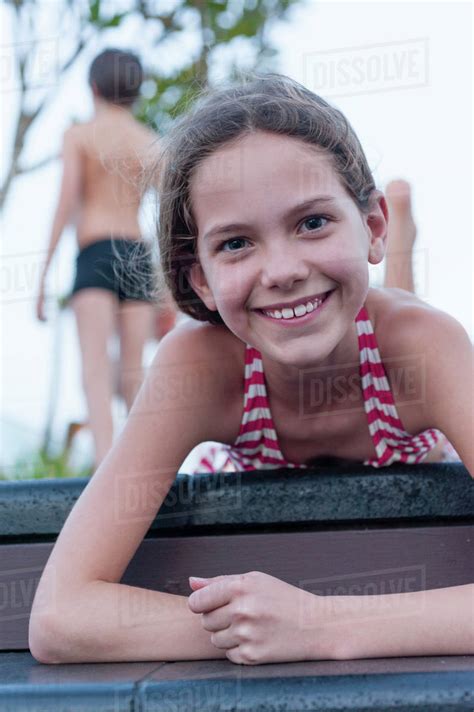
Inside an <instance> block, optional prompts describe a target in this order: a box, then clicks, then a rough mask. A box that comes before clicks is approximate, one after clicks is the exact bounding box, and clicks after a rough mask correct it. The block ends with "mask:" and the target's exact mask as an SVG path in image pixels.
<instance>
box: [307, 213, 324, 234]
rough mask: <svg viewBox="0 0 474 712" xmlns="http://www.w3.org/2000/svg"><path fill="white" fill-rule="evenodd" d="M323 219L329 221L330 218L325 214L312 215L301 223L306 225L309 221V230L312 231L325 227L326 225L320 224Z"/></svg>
mask: <svg viewBox="0 0 474 712" xmlns="http://www.w3.org/2000/svg"><path fill="white" fill-rule="evenodd" d="M321 220H324V221H325V223H328V222H329V219H328V218H325V217H324V216H323V215H311V216H310V217H309V218H305V220H303V222H302V223H301V224H302V225H306V224H308V223H309V224H310V227H309V232H312V231H314V230H321V228H323V227H325V225H321V224H320V223H321Z"/></svg>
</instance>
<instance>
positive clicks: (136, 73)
mask: <svg viewBox="0 0 474 712" xmlns="http://www.w3.org/2000/svg"><path fill="white" fill-rule="evenodd" d="M142 81H143V69H142V65H141V63H140V60H139V59H138V57H137V55H136V54H133V53H132V52H124V51H123V50H121V49H115V48H113V47H110V48H108V49H105V50H104V51H103V52H101V53H100V54H99V55H97V57H96V58H95V59H94V61H93V62H92V64H91V66H90V69H89V84H90V85H91V86H92V85H93V84H95V86H96V88H97V92H98V93H99V96H101V97H102V99H105V100H106V101H109V102H111V103H112V104H119V105H120V106H131V105H132V104H133V102H134V101H135V100H136V98H137V97H138V95H139V92H140V86H141V84H142Z"/></svg>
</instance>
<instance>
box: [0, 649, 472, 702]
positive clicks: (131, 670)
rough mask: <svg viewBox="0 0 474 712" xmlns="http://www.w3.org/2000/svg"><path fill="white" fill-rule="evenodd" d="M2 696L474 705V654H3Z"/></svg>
mask: <svg viewBox="0 0 474 712" xmlns="http://www.w3.org/2000/svg"><path fill="white" fill-rule="evenodd" d="M0 699H1V709H2V712H4V711H8V712H10V711H11V712H13V711H15V712H19V711H20V710H28V712H59V710H68V712H76V711H78V710H80V711H81V712H82V711H85V710H88V712H99V711H100V712H103V711H105V710H107V711H110V712H122V710H127V711H130V712H132V711H133V712H137V711H138V710H140V712H142V711H143V712H164V711H166V712H171V711H173V712H216V711H217V710H219V711H221V710H226V711H229V712H230V711H231V710H236V711H239V712H243V711H244V710H245V711H249V712H254V711H255V712H256V711H257V710H259V711H264V712H273V711H274V710H275V711H276V710H279V711H280V712H297V711H299V710H313V711H314V712H317V711H318V710H324V711H325V712H329V711H331V712H332V711H334V712H335V711H336V710H337V711H338V712H342V711H345V710H351V711H354V712H355V711H356V710H357V712H363V711H364V710H371V711H376V712H385V710H397V711H398V712H400V711H401V712H412V711H415V710H416V711H417V712H420V711H421V710H422V711H423V712H427V711H429V710H433V711H436V712H445V711H446V712H447V711H448V710H449V711H452V710H459V711H461V710H462V712H468V710H469V712H472V709H473V706H474V658H473V657H470V656H447V657H430V658H386V659H375V660H348V661H341V662H339V661H318V662H305V663H285V664H272V665H258V666H245V665H234V664H232V663H231V662H229V661H227V660H203V661H194V662H177V663H160V662H143V663H98V664H93V665H91V664H84V665H79V664H76V665H42V664H40V663H38V662H37V661H36V660H34V658H33V657H32V656H31V655H30V654H29V653H2V654H0Z"/></svg>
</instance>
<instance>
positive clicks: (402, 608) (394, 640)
mask: <svg viewBox="0 0 474 712" xmlns="http://www.w3.org/2000/svg"><path fill="white" fill-rule="evenodd" d="M315 605H316V602H315ZM318 605H320V606H321V609H322V610H325V611H328V610H330V611H331V615H330V616H327V619H326V620H328V621H329V628H328V631H327V634H328V635H330V631H331V630H332V632H333V639H334V641H335V642H334V647H335V650H336V651H337V653H336V656H335V657H336V658H337V659H339V660H354V659H358V658H387V657H409V656H413V655H423V656H424V655H473V654H474V615H473V613H474V585H473V584H466V585H465V586H452V587H450V588H438V589H432V590H429V591H414V592H412V593H400V594H397V593H391V594H385V595H378V596H331V597H330V600H327V601H326V600H325V601H324V602H319V603H318ZM316 645H317V641H316V640H315V639H313V647H316Z"/></svg>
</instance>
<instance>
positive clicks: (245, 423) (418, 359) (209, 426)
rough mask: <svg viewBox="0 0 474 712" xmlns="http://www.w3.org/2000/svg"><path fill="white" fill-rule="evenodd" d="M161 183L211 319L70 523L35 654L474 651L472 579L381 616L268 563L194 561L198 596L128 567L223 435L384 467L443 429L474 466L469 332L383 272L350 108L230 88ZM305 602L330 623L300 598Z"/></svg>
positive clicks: (265, 452) (171, 352)
mask: <svg viewBox="0 0 474 712" xmlns="http://www.w3.org/2000/svg"><path fill="white" fill-rule="evenodd" d="M160 201H161V202H160V254H161V258H162V264H163V269H164V272H165V275H166V278H167V283H168V286H169V287H170V289H171V292H172V294H173V296H174V298H175V300H176V302H177V303H178V305H179V307H180V308H181V309H182V310H183V311H184V312H186V313H187V314H188V315H190V316H192V317H194V319H195V321H192V322H188V323H186V324H183V325H182V326H180V327H178V328H176V329H175V330H174V331H172V332H171V333H169V334H168V335H167V336H166V337H165V339H163V341H162V343H161V344H160V346H159V349H158V351H157V353H156V356H155V359H154V361H153V364H152V365H151V367H150V369H149V372H148V374H147V377H146V380H145V382H144V384H143V386H142V388H141V390H140V392H139V394H138V396H137V399H136V401H135V403H134V405H133V408H132V410H131V413H130V416H129V418H128V421H127V423H126V425H125V428H124V430H123V431H122V433H121V435H120V438H119V440H118V441H117V443H116V444H115V445H114V447H113V448H112V450H111V451H110V453H109V454H108V456H107V457H106V459H105V460H104V462H103V463H102V464H101V465H100V467H99V469H98V470H97V472H96V474H95V475H94V478H93V479H92V480H91V481H90V482H89V483H88V486H87V487H86V489H85V490H84V492H83V493H82V495H81V497H80V498H79V500H78V502H77V503H76V505H75V507H74V508H73V510H72V512H71V514H70V515H69V518H68V520H67V522H66V523H65V525H64V528H63V530H62V532H61V534H60V536H59V537H58V540H57V542H56V544H55V547H54V549H53V551H52V553H51V556H50V559H49V561H48V564H47V566H46V568H45V571H44V573H43V576H42V579H41V581H40V584H39V586H38V591H37V597H39V596H41V597H42V601H43V603H44V601H45V600H46V602H48V601H49V605H46V606H45V608H44V610H43V611H42V612H41V610H38V613H37V614H36V615H35V605H33V611H32V617H31V621H30V644H31V647H32V652H33V655H35V657H37V658H38V659H41V660H42V661H43V662H73V661H74V662H78V661H81V662H86V661H119V660H180V659H186V660H190V659H200V658H218V657H227V658H228V659H229V660H231V661H232V662H235V663H244V664H256V663H266V662H276V661H289V660H317V659H347V658H360V657H386V656H391V655H397V656H398V655H400V656H405V655H433V654H466V653H473V652H474V643H473V640H474V635H473V633H474V631H473V625H472V615H471V611H472V600H473V586H472V585H465V586H455V587H451V588H446V589H436V590H431V591H420V592H415V593H403V594H400V596H399V597H398V604H397V615H396V616H394V615H393V614H392V615H391V616H390V615H388V616H387V618H386V619H383V618H380V616H378V617H377V618H376V620H374V622H373V624H372V623H371V622H370V621H368V622H367V621H365V622H364V626H363V627H361V626H360V625H358V623H357V616H354V619H353V620H351V619H350V617H347V616H346V617H345V619H344V620H345V622H344V623H341V624H340V625H334V623H335V622H336V621H340V613H341V610H342V609H341V606H344V607H345V610H346V611H347V605H348V601H347V600H346V599H347V598H351V601H349V604H350V603H354V608H353V610H354V611H357V610H360V608H359V607H358V604H359V601H358V598H359V597H347V596H344V597H337V596H336V597H334V600H332V601H328V600H327V597H320V596H316V595H314V594H310V593H309V592H305V591H302V590H301V589H299V588H297V587H294V586H290V585H289V584H287V583H285V582H283V581H280V580H279V579H276V578H274V577H272V576H269V575H267V574H265V573H262V572H258V571H256V572H255V571H253V572H249V573H247V574H236V575H231V576H221V577H216V578H213V579H200V580H199V579H194V578H191V587H192V588H193V589H194V592H193V593H192V594H191V596H190V597H189V598H187V597H185V596H176V595H172V594H167V593H163V592H158V591H156V592H151V591H148V590H147V591H145V590H143V589H139V588H133V587H130V586H125V585H123V584H120V583H119V581H120V579H121V577H122V575H123V573H124V571H125V569H126V567H127V565H128V563H129V561H130V559H131V557H132V556H133V554H134V552H135V551H136V549H137V547H138V546H139V544H140V542H141V540H142V538H143V536H144V535H145V534H146V532H147V530H148V528H149V526H150V524H151V522H152V521H153V519H154V517H155V516H156V512H157V511H158V509H159V508H160V506H161V504H162V502H163V500H164V498H165V496H166V494H167V492H168V490H169V487H170V486H171V484H172V482H173V480H174V478H175V473H176V471H177V469H178V467H179V465H180V463H181V462H182V461H183V459H184V457H185V456H186V455H187V453H189V452H190V450H192V448H193V447H195V446H196V445H197V444H198V443H201V442H203V441H217V442H221V443H223V444H224V445H225V446H226V447H227V452H228V455H229V457H230V458H231V459H232V461H233V462H234V463H235V464H236V466H237V467H238V468H240V469H249V470H251V469H255V468H264V467H266V468H276V467H281V466H284V467H290V468H297V467H307V466H309V465H315V464H316V465H317V464H318V463H323V462H327V461H341V460H342V461H345V462H347V461H352V462H354V461H355V462H363V463H366V464H369V465H372V466H374V467H375V468H379V467H382V466H386V465H389V464H391V463H393V462H397V461H401V462H406V463H411V462H422V461H426V459H427V458H428V457H429V453H430V451H432V450H433V449H434V448H435V447H436V445H437V443H438V440H439V437H440V435H439V433H440V431H441V432H442V433H444V434H445V436H446V437H447V438H448V439H449V441H451V442H452V444H453V445H454V447H455V448H456V451H457V452H458V453H459V456H460V457H461V459H462V461H463V462H464V464H465V465H466V467H467V469H468V470H469V472H470V474H471V476H472V475H474V452H473V445H472V347H471V343H470V340H469V338H468V336H467V334H466V332H465V331H464V329H463V328H462V326H461V325H460V324H459V323H458V322H457V321H456V320H455V319H453V318H452V317H451V316H448V315H447V314H444V313H443V312H441V311H439V310H437V309H434V308H432V307H430V306H428V305H426V304H424V303H423V302H422V301H420V300H419V299H418V298H417V297H416V296H414V295H413V294H411V293H409V292H406V291H404V290H399V289H370V288H369V283H368V279H369V276H368V264H369V263H370V264H377V263H379V262H380V261H381V260H382V259H383V256H384V252H385V241H386V234H387V219H388V212H387V204H386V201H385V198H384V195H383V194H382V193H381V192H380V191H379V190H377V189H376V187H375V184H374V180H373V177H372V175H371V172H370V170H369V167H368V165H367V161H366V158H365V155H364V152H363V150H362V148H361V146H360V143H359V141H358V139H357V137H356V135H355V134H354V132H353V130H352V128H351V126H350V125H349V124H348V122H347V120H346V119H345V118H344V116H343V115H342V114H341V112H340V111H338V110H337V109H335V108H333V107H331V106H330V105H329V104H327V103H326V102H325V101H324V100H322V99H321V98H320V97H318V96H316V95H315V94H313V93H312V92H310V91H309V90H307V89H306V88H304V87H303V86H301V85H299V84H297V83H296V82H294V81H292V80H290V79H288V78H286V77H283V76H280V75H266V76H263V77H259V78H256V79H254V80H253V81H250V82H248V83H244V84H243V85H242V86H239V87H236V88H231V89H226V90H223V91H219V92H216V93H211V94H210V96H208V97H205V98H204V99H203V100H202V101H201V102H200V103H198V104H197V105H196V107H195V108H194V109H193V111H192V112H191V113H190V114H189V115H187V116H186V117H184V118H183V119H182V120H181V121H180V122H179V123H178V124H177V125H176V126H175V128H174V130H173V131H172V133H171V134H170V136H169V140H168V146H167V151H166V154H165V157H164V165H163V166H162V172H161V183H160ZM196 320H197V321H196ZM199 322H201V323H199ZM189 384H194V387H190V385H189ZM374 472H375V470H374ZM151 483H152V486H150V484H151ZM124 484H125V485H126V487H125V486H123V485H124ZM130 485H133V487H136V488H137V491H140V492H142V491H143V489H144V488H146V489H147V491H149V492H150V495H149V496H148V497H146V498H144V497H141V498H140V502H142V510H141V511H140V516H139V517H137V516H136V512H134V516H133V518H130V521H128V520H127V517H126V515H125V514H124V515H123V516H117V512H121V511H126V508H125V502H124V498H125V496H126V494H125V491H126V490H127V487H128V490H129V488H130ZM148 488H149V489H148ZM84 521H87V527H84ZM98 542H99V543H100V545H99V544H98ZM78 552H79V554H78ZM72 562H73V563H72ZM190 573H191V572H190ZM192 573H201V572H192ZM52 580H53V581H54V582H55V584H56V586H55V596H56V598H55V599H54V601H53V599H52V596H51V593H50V594H49V597H48V591H49V590H50V589H49V587H48V585H49V584H50V583H51V581H52ZM152 596H154V602H156V619H155V620H154V621H152V623H151V624H150V616H149V613H148V615H147V616H145V615H144V616H143V620H141V618H140V615H139V613H138V614H135V615H132V612H137V611H138V612H139V611H141V610H146V611H148V612H149V610H150V597H152ZM382 598H385V597H384V596H379V597H377V602H378V603H383V601H381V600H379V599H382ZM414 598H415V599H416V600H414ZM35 602H36V598H35ZM329 603H330V604H331V605H328V604H329ZM414 603H415V604H418V605H419V608H418V609H417V610H419V611H420V613H419V615H418V616H417V617H416V618H413V616H409V615H408V613H409V612H410V611H412V610H413V605H414ZM356 604H357V605H356ZM306 607H309V608H308V610H311V620H312V622H313V625H311V626H309V625H304V622H305V621H304V620H303V625H302V624H301V621H302V617H301V616H298V615H297V613H298V611H299V612H301V611H304V610H307V608H306ZM340 609H341V610H340ZM405 609H406V612H407V615H406V616H405V615H404V614H403V613H404V610H405ZM118 613H119V614H120V615H119V617H118V621H119V623H118V622H117V615H118ZM303 618H304V616H303ZM128 619H130V620H128ZM354 626H355V627H357V635H354ZM71 643H72V644H71Z"/></svg>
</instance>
